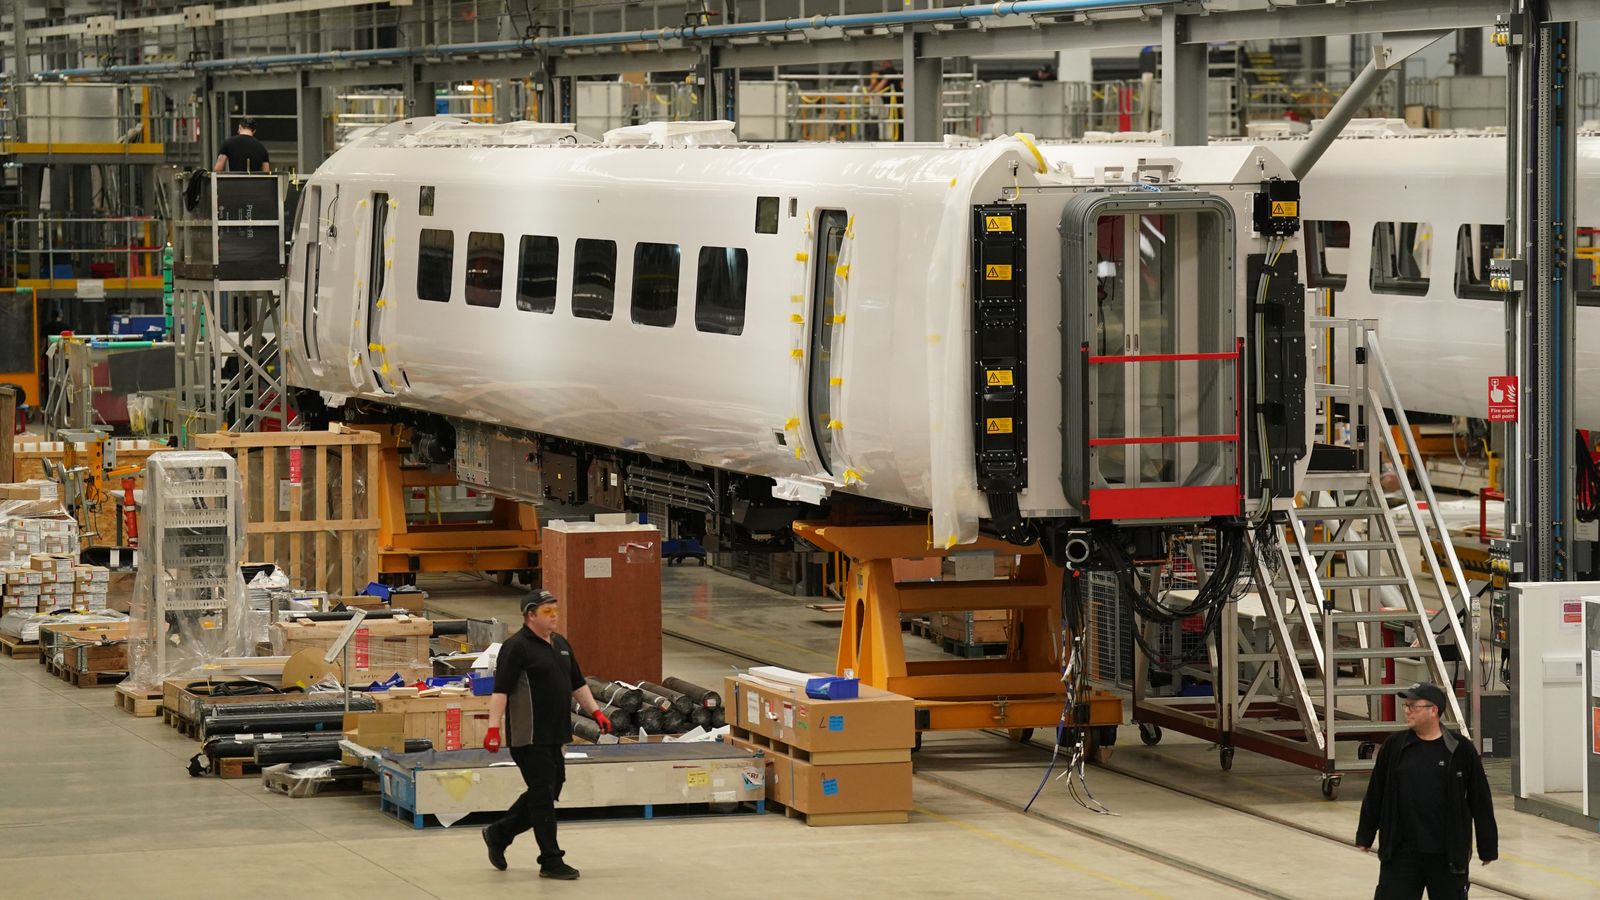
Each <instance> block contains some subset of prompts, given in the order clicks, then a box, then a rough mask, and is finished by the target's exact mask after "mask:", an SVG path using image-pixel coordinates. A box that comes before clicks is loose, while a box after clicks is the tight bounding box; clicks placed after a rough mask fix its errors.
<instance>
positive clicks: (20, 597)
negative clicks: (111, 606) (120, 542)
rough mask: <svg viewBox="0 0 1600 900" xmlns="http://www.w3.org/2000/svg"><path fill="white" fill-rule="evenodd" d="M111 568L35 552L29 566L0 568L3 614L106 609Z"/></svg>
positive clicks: (64, 556)
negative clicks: (78, 562) (87, 564)
mask: <svg viewBox="0 0 1600 900" xmlns="http://www.w3.org/2000/svg"><path fill="white" fill-rule="evenodd" d="M110 588H111V571H110V570H109V569H107V568H106V567H104V566H81V565H78V564H77V562H76V560H75V558H74V557H73V556H72V555H70V554H65V553H35V554H33V555H32V556H30V557H28V560H27V565H24V566H7V567H5V568H0V613H5V612H11V611H12V610H19V611H21V612H54V611H56V610H62V609H70V610H73V611H74V612H103V611H104V610H105V609H106V597H107V593H108V592H109V590H110Z"/></svg>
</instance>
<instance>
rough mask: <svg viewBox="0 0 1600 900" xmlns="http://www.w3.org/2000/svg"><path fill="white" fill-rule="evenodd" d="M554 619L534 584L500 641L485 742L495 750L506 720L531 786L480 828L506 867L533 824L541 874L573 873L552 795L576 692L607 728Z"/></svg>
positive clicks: (557, 789)
mask: <svg viewBox="0 0 1600 900" xmlns="http://www.w3.org/2000/svg"><path fill="white" fill-rule="evenodd" d="M559 622H560V607H559V606H558V605H557V601H556V598H555V597H553V596H552V595H551V594H550V593H549V592H548V591H534V592H533V593H531V594H528V595H527V596H525V597H523V598H522V625H523V627H522V629H521V630H520V631H518V632H517V633H516V634H514V635H512V636H511V637H509V638H507V639H506V640H505V642H504V643H502V644H501V645H500V655H499V657H498V658H497V660H496V663H495V670H494V694H493V696H491V697H490V698H489V726H490V727H489V731H488V733H487V734H486V735H485V736H484V739H483V746H484V749H486V750H488V751H489V752H490V753H498V752H499V751H500V735H501V729H502V727H503V728H504V733H505V738H506V743H507V744H508V745H509V746H510V747H511V758H512V759H513V760H515V761H516V763H517V768H518V769H520V770H522V781H523V783H524V784H526V785H527V786H528V790H527V792H526V793H524V794H523V795H522V796H521V797H519V798H517V802H516V803H515V804H514V805H512V807H511V811H510V812H508V813H506V815H505V817H504V818H502V819H501V820H500V821H498V822H495V823H494V824H493V825H490V826H489V827H487V828H485V829H483V840H484V843H486V844H488V845H489V862H490V863H491V864H492V865H493V866H494V867H495V868H496V869H499V870H501V871H505V868H506V848H507V847H509V846H511V842H512V841H514V840H516V837H517V835H519V834H522V833H523V832H525V831H528V830H529V829H532V831H533V836H534V839H535V840H537V841H538V842H539V877H541V878H558V879H561V880H563V881H571V880H572V879H574V878H577V877H578V870H577V869H574V868H573V867H571V866H569V865H567V864H566V863H565V862H563V861H562V858H563V856H564V855H565V854H563V853H562V851H561V847H560V845H559V844H557V843H556V801H557V800H559V799H561V786H562V784H564V783H565V782H566V780H567V777H566V756H565V750H564V749H563V745H565V744H566V743H567V742H568V741H570V740H572V701H573V699H574V698H576V699H577V701H578V705H579V706H581V707H582V708H583V710H584V711H585V712H587V713H589V714H590V715H592V716H594V720H595V722H596V723H597V724H598V725H599V726H600V732H601V733H602V734H610V733H611V720H610V719H608V718H606V714H605V713H604V712H602V711H601V710H600V704H598V703H596V702H595V699H594V694H593V693H591V692H590V690H589V686H588V685H587V684H585V683H584V680H583V670H582V669H580V668H578V658H577V657H576V656H575V655H573V652H572V645H571V644H568V643H567V639H566V638H564V637H562V636H561V635H559V634H557V633H556V625H557V624H558V623H559ZM502 720H503V721H504V725H502V724H501V723H502Z"/></svg>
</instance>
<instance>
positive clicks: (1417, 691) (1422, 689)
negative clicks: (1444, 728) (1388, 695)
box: [1400, 681, 1450, 712]
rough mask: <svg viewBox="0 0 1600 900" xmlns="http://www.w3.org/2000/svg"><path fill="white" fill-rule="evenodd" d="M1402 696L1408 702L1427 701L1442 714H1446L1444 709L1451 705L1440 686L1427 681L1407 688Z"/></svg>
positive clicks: (1401, 693) (1402, 692)
mask: <svg viewBox="0 0 1600 900" xmlns="http://www.w3.org/2000/svg"><path fill="white" fill-rule="evenodd" d="M1400 696H1401V697H1403V698H1404V699H1406V700H1425V701H1427V702H1429V703H1432V704H1433V705H1434V707H1435V708H1437V709H1438V710H1439V711H1440V712H1444V708H1445V707H1446V706H1448V705H1449V703H1450V701H1449V699H1448V698H1446V697H1445V695H1444V691H1443V690H1440V688H1439V686H1438V685H1436V684H1430V683H1428V682H1426V681H1419V682H1417V683H1416V684H1413V685H1412V686H1411V687H1408V688H1406V689H1405V690H1403V691H1401V692H1400Z"/></svg>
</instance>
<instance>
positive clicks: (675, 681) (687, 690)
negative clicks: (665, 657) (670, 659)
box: [661, 675, 722, 709]
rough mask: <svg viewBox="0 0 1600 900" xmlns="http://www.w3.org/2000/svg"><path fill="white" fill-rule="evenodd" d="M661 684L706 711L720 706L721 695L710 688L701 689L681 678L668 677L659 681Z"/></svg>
mask: <svg viewBox="0 0 1600 900" xmlns="http://www.w3.org/2000/svg"><path fill="white" fill-rule="evenodd" d="M661 684H662V686H663V687H669V688H672V689H673V690H675V691H677V692H678V693H680V694H683V695H684V696H686V697H688V698H689V699H690V700H693V701H694V702H696V703H698V704H700V705H701V706H704V707H706V708H707V709H715V708H716V707H718V706H721V705H722V695H721V694H719V693H717V692H716V691H713V690H711V689H710V688H703V687H701V686H700V685H698V684H692V683H690V682H687V681H684V680H683V679H682V678H675V677H673V676H671V675H669V676H667V677H666V678H663V679H661Z"/></svg>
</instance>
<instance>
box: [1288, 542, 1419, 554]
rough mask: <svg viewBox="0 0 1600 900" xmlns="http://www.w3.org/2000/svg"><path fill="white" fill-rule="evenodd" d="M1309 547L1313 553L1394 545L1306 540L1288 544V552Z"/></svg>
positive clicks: (1371, 548)
mask: <svg viewBox="0 0 1600 900" xmlns="http://www.w3.org/2000/svg"><path fill="white" fill-rule="evenodd" d="M1307 547H1309V548H1310V549H1311V551H1312V552H1313V553H1320V552H1324V551H1325V552H1328V553H1341V552H1353V551H1356V550H1394V549H1396V547H1395V545H1394V544H1393V543H1391V542H1389V541H1308V542H1307V543H1306V544H1305V545H1304V546H1302V545H1300V544H1290V545H1289V552H1290V553H1301V552H1304V550H1305V549H1306V548H1307Z"/></svg>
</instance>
